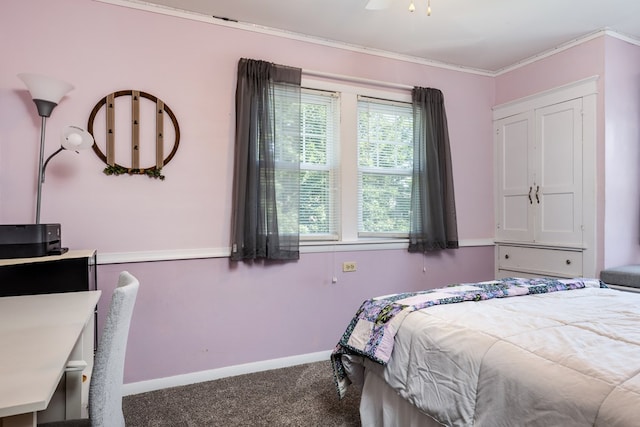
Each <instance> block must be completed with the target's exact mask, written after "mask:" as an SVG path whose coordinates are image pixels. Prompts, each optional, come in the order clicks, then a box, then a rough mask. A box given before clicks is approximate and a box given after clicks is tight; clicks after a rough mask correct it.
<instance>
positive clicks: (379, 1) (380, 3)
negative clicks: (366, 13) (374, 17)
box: [364, 0, 391, 10]
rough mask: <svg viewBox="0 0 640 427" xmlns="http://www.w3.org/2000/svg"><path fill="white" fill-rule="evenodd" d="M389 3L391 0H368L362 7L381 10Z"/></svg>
mask: <svg viewBox="0 0 640 427" xmlns="http://www.w3.org/2000/svg"><path fill="white" fill-rule="evenodd" d="M390 5H391V0H369V2H368V3H367V5H366V6H365V7H364V8H365V9H368V10H381V9H386V8H388V7H389V6H390Z"/></svg>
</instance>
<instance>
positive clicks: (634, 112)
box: [604, 38, 640, 267]
mask: <svg viewBox="0 0 640 427" xmlns="http://www.w3.org/2000/svg"><path fill="white" fill-rule="evenodd" d="M605 61H606V72H605V86H606V91H605V101H604V102H605V111H606V116H605V135H606V146H605V171H606V178H605V194H606V204H605V214H604V215H605V216H604V218H605V223H604V256H605V259H604V266H605V267H616V266H619V265H626V264H638V263H640V244H639V242H640V48H639V47H638V46H634V45H632V44H629V43H627V42H624V41H621V40H618V39H614V38H607V40H606V50H605Z"/></svg>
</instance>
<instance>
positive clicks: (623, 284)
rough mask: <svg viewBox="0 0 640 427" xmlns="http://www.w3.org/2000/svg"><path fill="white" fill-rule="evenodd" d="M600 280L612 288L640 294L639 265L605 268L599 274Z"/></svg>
mask: <svg viewBox="0 0 640 427" xmlns="http://www.w3.org/2000/svg"><path fill="white" fill-rule="evenodd" d="M600 280H602V281H603V282H604V283H606V284H607V285H611V287H612V288H617V287H620V288H627V289H625V290H629V291H634V292H640V265H624V266H622V267H615V268H607V269H606V270H602V271H601V272H600Z"/></svg>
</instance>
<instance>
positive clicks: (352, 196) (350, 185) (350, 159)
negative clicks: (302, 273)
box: [300, 75, 411, 247]
mask: <svg viewBox="0 0 640 427" xmlns="http://www.w3.org/2000/svg"><path fill="white" fill-rule="evenodd" d="M302 87H304V88H309V89H318V90H326V91H330V92H339V93H340V97H339V102H340V106H339V108H340V130H339V132H340V134H339V144H338V145H339V147H338V150H339V151H338V167H339V169H340V171H339V173H338V175H339V177H340V191H339V194H338V195H337V197H338V198H339V200H338V205H339V209H340V211H339V215H338V216H339V228H340V229H339V230H338V236H339V237H338V241H313V240H312V239H306V238H305V239H304V240H301V242H300V245H301V246H335V245H353V244H365V245H369V244H375V245H376V246H378V245H379V244H381V243H389V244H392V245H404V246H405V247H406V244H407V243H406V242H407V241H406V239H398V238H395V237H380V238H376V239H375V242H373V241H372V239H371V238H366V237H358V213H357V212H358V96H366V97H370V98H378V99H384V100H390V101H399V102H405V103H406V102H408V103H411V90H410V89H400V88H398V89H392V88H389V89H379V88H372V87H368V86H366V85H358V84H345V83H339V82H336V81H329V80H323V79H317V78H311V77H308V76H304V75H303V76H302ZM345 165H351V167H346V166H345Z"/></svg>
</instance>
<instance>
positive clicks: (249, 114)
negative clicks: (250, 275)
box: [231, 58, 302, 261]
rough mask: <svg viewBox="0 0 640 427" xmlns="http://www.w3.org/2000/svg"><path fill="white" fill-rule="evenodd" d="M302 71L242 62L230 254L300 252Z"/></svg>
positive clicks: (286, 256) (280, 256)
mask: <svg viewBox="0 0 640 427" xmlns="http://www.w3.org/2000/svg"><path fill="white" fill-rule="evenodd" d="M301 75H302V73H301V70H300V69H298V68H291V67H286V66H282V65H276V64H272V63H269V62H265V61H258V60H253V59H245V58H243V59H241V60H240V61H239V63H238V82H237V87H236V139H235V161H234V181H233V212H232V215H233V218H232V231H231V232H232V235H231V239H232V242H231V259H232V260H235V261H239V260H254V259H260V258H262V259H270V260H290V259H298V258H299V257H300V252H299V240H300V237H299V220H298V208H299V203H300V194H299V175H300V157H299V146H300V144H299V138H300V123H299V122H300V81H301Z"/></svg>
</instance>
